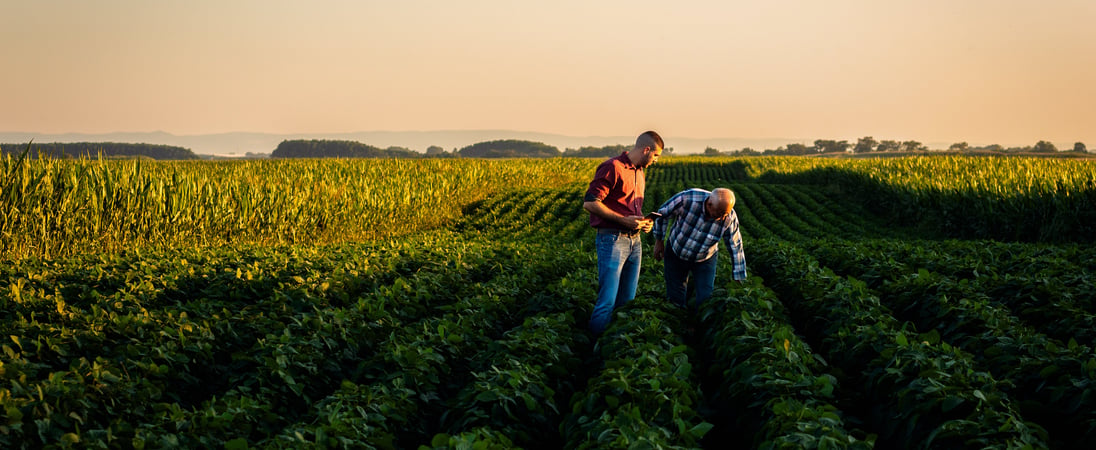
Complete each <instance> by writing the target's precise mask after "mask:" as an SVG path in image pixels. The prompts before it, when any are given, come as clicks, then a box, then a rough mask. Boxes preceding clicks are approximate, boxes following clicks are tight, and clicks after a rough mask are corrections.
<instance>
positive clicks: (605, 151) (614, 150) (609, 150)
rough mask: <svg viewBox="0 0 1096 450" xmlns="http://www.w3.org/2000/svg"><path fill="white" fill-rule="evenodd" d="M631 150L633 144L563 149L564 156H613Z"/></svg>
mask: <svg viewBox="0 0 1096 450" xmlns="http://www.w3.org/2000/svg"><path fill="white" fill-rule="evenodd" d="M628 150H631V146H627V145H606V146H604V147H592V146H587V147H579V148H578V149H573V148H569V149H566V150H564V151H563V156H565V157H569V158H612V157H614V156H619V155H620V154H621V153H624V152H626V151H628Z"/></svg>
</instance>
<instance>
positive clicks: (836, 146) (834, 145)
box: [814, 139, 849, 153]
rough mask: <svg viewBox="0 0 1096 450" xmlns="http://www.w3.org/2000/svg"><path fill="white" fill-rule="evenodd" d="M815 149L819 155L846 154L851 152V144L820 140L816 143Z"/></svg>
mask: <svg viewBox="0 0 1096 450" xmlns="http://www.w3.org/2000/svg"><path fill="white" fill-rule="evenodd" d="M814 149H815V151H816V152H818V153H845V152H847V151H849V142H848V141H834V140H827V139H818V140H816V141H814Z"/></svg>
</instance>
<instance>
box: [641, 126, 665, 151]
mask: <svg viewBox="0 0 1096 450" xmlns="http://www.w3.org/2000/svg"><path fill="white" fill-rule="evenodd" d="M652 146H653V147H655V148H661V149H663V150H665V149H666V146H665V145H664V144H663V143H662V136H659V135H658V133H655V132H654V131H644V132H643V134H641V135H639V137H638V138H636V148H643V147H652Z"/></svg>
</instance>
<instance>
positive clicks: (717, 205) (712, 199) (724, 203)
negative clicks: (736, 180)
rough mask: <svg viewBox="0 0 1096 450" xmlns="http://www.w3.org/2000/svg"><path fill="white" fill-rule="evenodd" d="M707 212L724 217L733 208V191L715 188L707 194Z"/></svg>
mask: <svg viewBox="0 0 1096 450" xmlns="http://www.w3.org/2000/svg"><path fill="white" fill-rule="evenodd" d="M705 206H707V208H708V214H710V215H711V216H713V217H724V216H726V215H727V214H730V213H731V209H732V208H734V192H731V190H730V189H727V188H715V189H713V190H712V194H711V195H709V196H708V201H707V204H706V205H705Z"/></svg>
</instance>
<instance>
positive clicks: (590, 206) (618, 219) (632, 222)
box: [582, 200, 650, 230]
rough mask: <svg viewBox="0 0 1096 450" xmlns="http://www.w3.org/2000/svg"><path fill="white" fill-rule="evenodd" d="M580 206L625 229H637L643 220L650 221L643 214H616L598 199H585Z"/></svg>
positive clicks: (641, 225) (642, 223)
mask: <svg viewBox="0 0 1096 450" xmlns="http://www.w3.org/2000/svg"><path fill="white" fill-rule="evenodd" d="M582 208H583V209H585V210H586V211H589V212H590V214H593V215H595V216H598V217H600V218H602V219H605V220H607V221H610V222H613V223H615V224H617V225H620V226H621V227H623V228H624V229H625V230H638V229H640V227H643V226H644V225H645V224H644V222H646V223H647V224H649V223H650V221H649V220H646V219H644V218H643V216H622V215H620V214H617V213H616V212H615V211H613V210H611V209H609V207H608V206H605V204H604V203H601V201H599V200H587V201H585V202H582Z"/></svg>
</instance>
